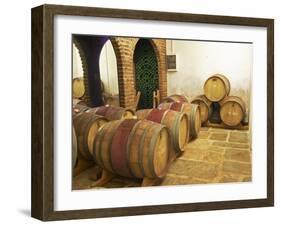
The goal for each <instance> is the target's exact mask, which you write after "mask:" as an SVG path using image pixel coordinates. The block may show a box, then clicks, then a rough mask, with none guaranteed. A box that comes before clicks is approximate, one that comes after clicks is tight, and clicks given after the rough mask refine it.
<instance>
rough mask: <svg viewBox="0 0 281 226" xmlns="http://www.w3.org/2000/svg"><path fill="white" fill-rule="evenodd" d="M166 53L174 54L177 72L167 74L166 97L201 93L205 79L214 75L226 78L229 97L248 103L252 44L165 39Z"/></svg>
mask: <svg viewBox="0 0 281 226" xmlns="http://www.w3.org/2000/svg"><path fill="white" fill-rule="evenodd" d="M167 54H176V55H177V66H178V71H176V72H168V73H167V74H168V75H167V76H168V78H167V82H168V87H167V88H168V95H171V94H174V93H178V94H185V95H187V96H189V97H193V96H196V95H199V94H203V85H204V82H205V81H206V79H207V78H208V77H209V76H211V75H213V74H216V73H221V74H224V75H226V76H227V78H228V79H229V81H230V83H231V91H230V94H231V95H237V96H240V97H242V98H243V99H244V101H245V102H246V103H247V104H249V90H250V80H251V74H252V45H251V44H245V43H224V42H204V41H182V40H167Z"/></svg>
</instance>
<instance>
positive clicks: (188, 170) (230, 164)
mask: <svg viewBox="0 0 281 226" xmlns="http://www.w3.org/2000/svg"><path fill="white" fill-rule="evenodd" d="M251 158H252V152H251V147H250V141H249V132H248V131H247V130H239V131H238V130H229V129H219V128H208V127H203V128H201V131H200V134H199V136H198V138H197V139H195V140H193V141H191V142H190V143H189V144H188V145H187V149H186V151H184V152H183V153H182V154H181V156H180V157H178V158H177V159H176V160H175V161H174V162H173V163H172V165H171V166H170V168H169V170H168V173H167V175H166V176H165V178H163V180H162V182H161V183H160V185H186V184H204V183H226V182H246V181H251V169H252V164H251ZM92 173H93V169H89V170H86V171H85V172H83V173H81V174H80V175H78V176H77V177H75V178H74V189H75V187H77V186H76V185H77V184H79V188H81V187H83V185H85V186H86V185H87V184H89V183H91V182H92V181H91V180H90V179H89V178H90V176H89V175H90V174H92ZM140 184H141V180H131V179H126V178H121V177H116V178H114V179H113V180H112V181H111V182H109V183H108V184H106V186H105V187H107V188H113V187H135V186H140ZM81 185H82V186H81ZM85 188H86V187H85Z"/></svg>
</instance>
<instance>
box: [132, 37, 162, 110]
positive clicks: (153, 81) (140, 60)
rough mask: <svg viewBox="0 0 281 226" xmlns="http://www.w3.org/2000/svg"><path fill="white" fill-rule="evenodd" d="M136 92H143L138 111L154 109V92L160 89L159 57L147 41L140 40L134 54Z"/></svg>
mask: <svg viewBox="0 0 281 226" xmlns="http://www.w3.org/2000/svg"><path fill="white" fill-rule="evenodd" d="M134 65H135V84H136V90H137V91H140V92H141V96H140V100H139V104H138V109H147V108H152V107H153V91H155V90H157V89H159V79H158V65H157V57H156V54H155V52H154V49H153V46H152V44H151V43H150V41H149V40H147V39H140V40H139V41H138V42H137V44H136V47H135V52H134Z"/></svg>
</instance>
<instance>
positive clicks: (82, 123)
mask: <svg viewBox="0 0 281 226" xmlns="http://www.w3.org/2000/svg"><path fill="white" fill-rule="evenodd" d="M105 123H107V120H106V119H105V118H104V117H102V116H99V115H96V114H94V113H93V112H83V113H82V114H80V115H78V116H77V117H75V118H74V119H73V124H74V128H75V132H76V136H77V147H78V152H79V153H80V154H81V155H82V156H83V157H84V158H85V159H88V160H92V159H93V157H92V153H93V143H94V140H95V137H96V133H97V131H98V129H99V128H100V127H102V126H103V125H104V124H105Z"/></svg>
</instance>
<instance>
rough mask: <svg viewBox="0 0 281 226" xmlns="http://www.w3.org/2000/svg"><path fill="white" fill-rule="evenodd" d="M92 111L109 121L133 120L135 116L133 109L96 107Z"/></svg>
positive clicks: (107, 106)
mask: <svg viewBox="0 0 281 226" xmlns="http://www.w3.org/2000/svg"><path fill="white" fill-rule="evenodd" d="M90 111H92V112H94V113H95V114H97V115H101V116H104V117H105V118H106V119H107V120H109V121H113V120H119V119H126V118H133V117H134V115H135V113H134V111H133V110H131V109H126V108H122V107H117V106H109V105H106V106H101V107H96V108H93V109H91V110H90Z"/></svg>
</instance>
